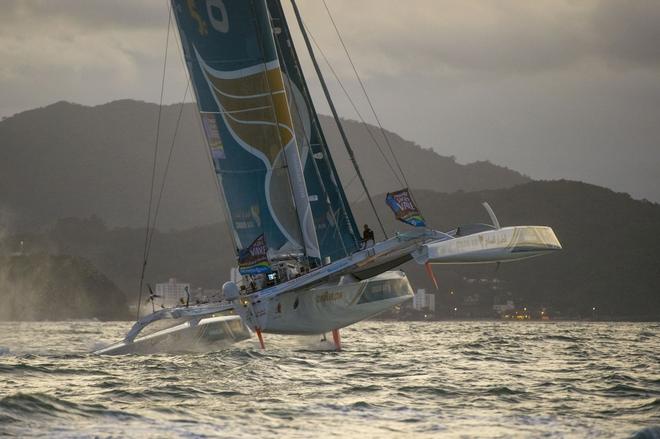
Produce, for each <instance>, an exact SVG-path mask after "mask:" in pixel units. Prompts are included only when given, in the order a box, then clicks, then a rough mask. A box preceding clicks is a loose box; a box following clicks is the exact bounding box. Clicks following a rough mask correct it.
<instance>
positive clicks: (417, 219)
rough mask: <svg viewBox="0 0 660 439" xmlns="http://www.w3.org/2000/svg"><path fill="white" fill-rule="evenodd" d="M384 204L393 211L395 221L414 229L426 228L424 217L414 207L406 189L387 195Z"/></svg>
mask: <svg viewBox="0 0 660 439" xmlns="http://www.w3.org/2000/svg"><path fill="white" fill-rule="evenodd" d="M385 202H386V203H387V205H388V206H390V209H392V210H393V211H394V214H395V215H396V219H398V220H399V221H403V222H404V223H406V224H410V225H411V226H415V227H426V223H425V222H424V217H422V214H421V213H420V212H419V209H417V206H415V203H414V202H413V200H412V197H411V196H410V192H409V191H408V189H407V188H406V189H401V190H400V191H396V192H390V193H388V194H387V197H386V198H385Z"/></svg>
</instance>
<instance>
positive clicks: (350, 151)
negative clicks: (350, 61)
mask: <svg viewBox="0 0 660 439" xmlns="http://www.w3.org/2000/svg"><path fill="white" fill-rule="evenodd" d="M291 6H293V12H294V14H295V15H296V21H297V22H298V27H299V28H300V32H301V33H302V36H303V40H304V41H305V46H306V47H307V52H308V53H309V56H310V59H311V61H312V65H313V66H314V70H315V71H316V75H317V76H318V78H319V82H320V83H321V88H322V89H323V94H324V95H325V98H326V100H327V101H328V106H329V107H330V111H331V112H332V117H333V118H334V119H335V123H336V124H337V128H338V130H339V134H340V136H341V139H342V142H343V143H344V146H345V147H346V151H347V152H348V157H349V158H350V160H351V163H352V164H353V168H354V169H355V172H356V173H357V176H358V179H359V180H360V183H361V184H362V188H363V189H364V192H365V194H366V195H367V199H368V200H369V204H370V205H371V209H372V210H373V211H374V215H375V216H376V220H378V225H379V226H380V229H381V230H382V232H383V235H385V238H387V232H386V231H385V227H384V226H383V223H382V221H381V220H380V216H379V215H378V212H377V211H376V206H375V205H374V202H373V199H372V198H371V194H370V193H369V189H368V188H367V183H366V182H365V180H364V177H363V176H362V172H361V171H360V167H359V166H358V163H357V160H356V159H355V153H354V152H353V148H352V147H351V144H350V142H349V141H348V137H347V136H346V132H345V131H344V126H343V125H342V123H341V121H340V120H339V115H338V114H337V109H336V108H335V104H334V103H333V101H332V97H331V96H330V91H329V90H328V86H327V84H326V83H325V79H324V78H323V73H322V72H321V68H320V67H319V64H318V62H317V61H316V57H315V56H314V50H313V48H312V44H311V42H310V41H309V37H308V36H307V32H306V31H305V24H304V23H303V21H302V17H301V15H300V11H299V10H298V5H297V4H296V1H295V0H291Z"/></svg>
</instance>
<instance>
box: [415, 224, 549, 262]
mask: <svg viewBox="0 0 660 439" xmlns="http://www.w3.org/2000/svg"><path fill="white" fill-rule="evenodd" d="M557 250H561V244H559V240H558V239H557V237H556V236H555V234H554V232H553V231H552V229H551V228H550V227H542V226H517V227H503V228H501V229H496V230H488V231H484V232H480V233H474V234H471V235H468V236H457V237H455V238H453V239H449V240H443V241H439V242H431V243H428V244H425V245H424V246H422V248H421V250H420V252H419V253H418V255H415V259H417V260H419V261H420V262H429V263H431V264H477V263H484V262H509V261H517V260H520V259H526V258H531V257H534V256H540V255H543V254H547V253H552V252H555V251H557Z"/></svg>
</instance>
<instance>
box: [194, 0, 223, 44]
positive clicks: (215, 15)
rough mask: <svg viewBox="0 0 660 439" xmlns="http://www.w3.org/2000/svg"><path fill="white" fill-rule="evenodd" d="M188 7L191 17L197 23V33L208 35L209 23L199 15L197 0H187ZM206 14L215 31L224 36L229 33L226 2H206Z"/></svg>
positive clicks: (210, 0) (220, 0)
mask: <svg viewBox="0 0 660 439" xmlns="http://www.w3.org/2000/svg"><path fill="white" fill-rule="evenodd" d="M187 5H188V12H189V13H190V16H191V17H192V19H193V20H195V21H196V22H197V32H199V34H200V35H204V36H206V35H208V34H209V29H208V23H206V21H204V19H203V18H202V16H201V15H200V14H199V10H198V9H197V4H196V3H195V0H187ZM206 13H207V14H208V16H209V21H210V22H211V26H213V29H215V30H217V31H218V32H222V33H223V34H226V33H227V32H229V16H228V15H227V7H226V6H225V2H224V0H206Z"/></svg>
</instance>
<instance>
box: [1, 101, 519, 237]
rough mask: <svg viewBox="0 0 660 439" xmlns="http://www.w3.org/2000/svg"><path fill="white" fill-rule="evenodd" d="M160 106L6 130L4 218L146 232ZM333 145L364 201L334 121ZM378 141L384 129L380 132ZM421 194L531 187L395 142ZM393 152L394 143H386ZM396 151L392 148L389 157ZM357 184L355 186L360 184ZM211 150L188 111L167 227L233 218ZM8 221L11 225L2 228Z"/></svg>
mask: <svg viewBox="0 0 660 439" xmlns="http://www.w3.org/2000/svg"><path fill="white" fill-rule="evenodd" d="M179 110H180V106H179V105H170V106H165V107H164V108H163V114H162V122H161V127H162V129H161V133H160V144H159V154H158V156H159V159H160V160H159V162H158V173H157V174H158V179H157V185H159V184H160V178H161V176H162V175H163V170H164V169H165V163H166V159H167V156H168V152H169V149H170V146H171V144H172V138H173V135H174V132H175V128H176V126H177V124H176V120H177V117H178V115H179ZM157 117H158V106H157V105H155V104H148V103H144V102H138V101H131V100H122V101H115V102H110V103H108V104H104V105H99V106H95V107H88V106H83V105H77V104H70V103H67V102H58V103H56V104H53V105H49V106H47V107H44V108H37V109H34V110H30V111H26V112H23V113H19V114H17V115H14V116H12V117H10V118H7V119H5V120H3V121H2V122H0V146H1V147H0V187H2V188H3V192H2V194H1V195H0V217H2V216H4V217H5V218H4V222H5V223H8V222H9V223H11V224H9V225H13V226H16V227H18V226H20V229H22V230H26V229H27V230H29V229H34V228H35V227H43V226H46V225H51V224H53V223H54V222H55V221H56V220H57V219H58V218H67V217H78V218H86V217H90V216H91V215H98V216H99V217H100V218H102V219H103V221H104V222H106V223H107V224H110V225H112V226H132V227H136V226H143V225H144V224H145V218H146V215H147V202H148V199H149V193H148V191H149V184H150V181H151V174H152V163H153V154H154V145H155V137H156V122H157ZM321 120H322V123H323V125H324V126H326V128H327V129H326V131H327V137H328V143H329V144H330V147H331V150H332V154H333V157H334V158H335V161H336V164H337V168H338V169H339V173H340V176H341V178H342V181H344V182H345V183H346V185H347V190H348V193H349V196H350V197H351V199H356V198H358V197H360V196H361V194H362V192H361V189H360V188H359V184H358V183H357V182H355V179H354V178H353V177H354V175H355V172H354V171H353V168H352V167H351V165H350V163H349V161H348V157H347V154H346V152H345V150H344V148H343V145H342V144H341V143H340V142H339V137H338V134H337V130H336V128H335V127H334V124H333V122H332V120H331V119H330V118H328V117H322V119H321ZM345 123H346V129H347V132H348V135H349V137H350V138H351V139H352V141H353V145H354V148H355V150H356V155H357V158H358V161H359V162H360V164H361V166H362V168H363V171H364V174H365V176H366V179H367V181H368V182H369V185H370V191H371V192H372V193H379V192H387V191H391V190H395V189H398V188H399V185H398V183H396V182H395V181H394V179H393V177H392V175H391V171H390V170H389V168H388V166H387V164H386V163H385V161H384V160H383V159H382V158H381V157H380V155H379V154H378V152H377V149H376V147H375V146H374V145H373V141H372V140H371V138H370V137H369V133H368V131H367V128H365V126H363V125H360V124H358V123H355V122H352V121H346V122H345ZM371 129H372V131H374V132H375V133H376V134H378V135H379V133H377V132H376V131H375V128H374V127H371ZM388 137H389V139H390V142H391V144H392V147H393V149H394V151H395V152H396V154H397V155H398V157H399V158H400V160H401V164H402V166H403V168H404V169H405V170H406V171H407V173H408V174H409V178H410V184H411V186H412V187H416V188H421V189H434V190H440V191H442V192H454V191H456V190H480V189H486V188H505V187H511V186H513V185H515V184H520V183H523V182H526V181H529V179H528V178H527V177H524V176H522V175H521V174H519V173H517V172H515V171H512V170H509V169H506V168H502V167H499V166H495V165H493V164H491V163H488V162H479V163H472V164H468V165H461V164H458V163H456V162H455V161H454V159H453V158H451V157H443V156H440V155H438V154H437V153H435V152H433V151H432V150H430V149H424V148H421V147H420V146H418V145H416V144H414V143H412V142H409V141H406V140H404V139H402V138H401V137H399V136H397V135H396V134H393V133H388ZM381 144H383V146H384V142H383V141H382V140H381ZM386 149H387V148H386ZM351 181H352V183H351ZM220 206H221V203H219V202H218V195H217V188H216V183H215V180H214V176H213V173H212V171H211V169H210V164H209V161H208V153H207V148H206V146H205V143H204V141H203V140H202V137H201V135H200V124H199V121H198V119H197V115H196V110H195V109H194V107H193V105H192V104H186V105H184V107H183V112H182V118H181V123H180V126H179V129H178V131H177V136H176V142H175V148H174V155H173V159H172V165H171V167H170V170H169V174H168V178H167V181H166V185H165V189H164V195H163V205H162V207H161V215H160V221H159V226H160V227H161V229H163V230H167V229H170V228H177V229H185V228H190V227H195V226H199V225H205V224H211V223H215V222H217V221H219V220H220V219H221V218H223V213H222V211H221V207H220ZM0 219H2V218H0Z"/></svg>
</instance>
